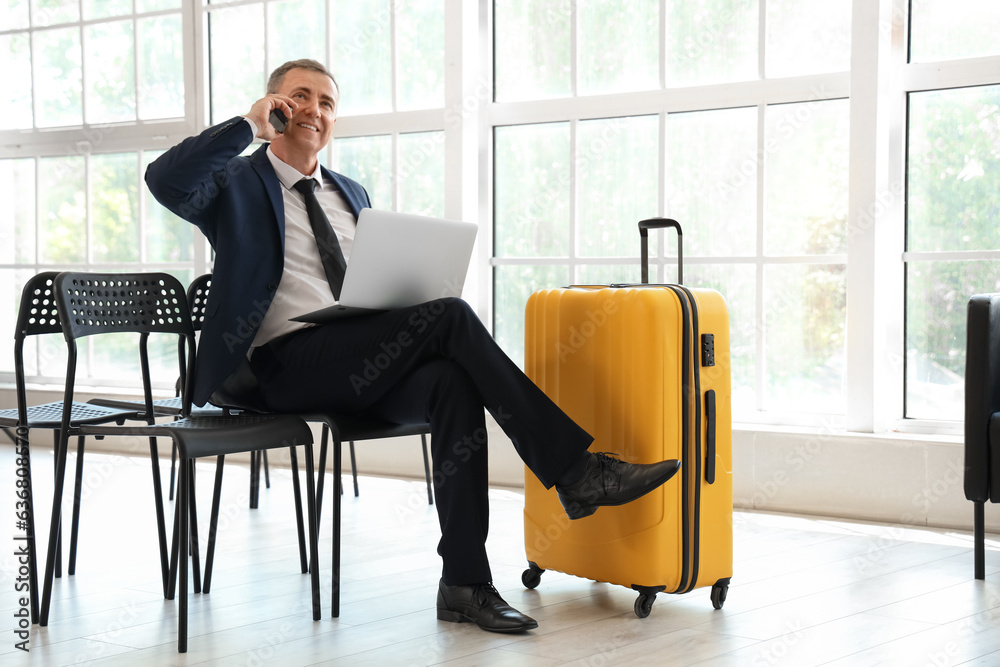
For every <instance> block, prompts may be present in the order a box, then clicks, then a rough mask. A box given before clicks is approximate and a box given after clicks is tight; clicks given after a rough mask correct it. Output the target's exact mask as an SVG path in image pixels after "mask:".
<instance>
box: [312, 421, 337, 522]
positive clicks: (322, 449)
mask: <svg viewBox="0 0 1000 667" xmlns="http://www.w3.org/2000/svg"><path fill="white" fill-rule="evenodd" d="M329 433H330V427H329V426H327V425H326V424H323V432H322V435H321V436H320V445H319V470H318V472H319V475H318V477H319V479H317V480H316V526H317V527H318V526H319V525H320V521H319V519H320V517H321V516H322V515H323V480H324V479H326V440H327V436H328V435H329ZM334 474H337V473H336V472H334Z"/></svg>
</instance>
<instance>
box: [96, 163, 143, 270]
mask: <svg viewBox="0 0 1000 667" xmlns="http://www.w3.org/2000/svg"><path fill="white" fill-rule="evenodd" d="M90 215H91V229H92V233H93V241H92V242H91V252H92V256H93V261H94V262H98V263H101V262H137V261H139V161H138V157H137V156H136V154H135V153H116V154H112V155H94V156H93V157H91V158H90Z"/></svg>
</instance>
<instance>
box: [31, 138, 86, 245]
mask: <svg viewBox="0 0 1000 667" xmlns="http://www.w3.org/2000/svg"><path fill="white" fill-rule="evenodd" d="M86 191H87V190H86V166H85V162H84V158H82V157H54V158H41V159H40V160H39V161H38V201H39V210H38V243H39V259H40V260H41V261H42V262H43V263H45V264H69V263H76V262H84V261H86V259H87V253H86V247H87V194H86Z"/></svg>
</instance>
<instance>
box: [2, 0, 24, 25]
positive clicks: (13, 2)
mask: <svg viewBox="0 0 1000 667" xmlns="http://www.w3.org/2000/svg"><path fill="white" fill-rule="evenodd" d="M3 1H4V2H6V5H7V6H6V11H4V12H2V13H0V30H22V29H24V28H27V27H28V26H29V25H30V24H29V22H28V0H3Z"/></svg>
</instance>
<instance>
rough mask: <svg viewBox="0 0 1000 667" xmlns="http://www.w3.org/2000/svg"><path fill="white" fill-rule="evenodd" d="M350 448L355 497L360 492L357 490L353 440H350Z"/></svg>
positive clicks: (356, 466)
mask: <svg viewBox="0 0 1000 667" xmlns="http://www.w3.org/2000/svg"><path fill="white" fill-rule="evenodd" d="M350 449H351V478H352V479H353V480H354V497H355V498H357V497H358V496H360V495H361V492H360V491H358V462H357V460H356V459H355V458H354V441H353V440H351V444H350Z"/></svg>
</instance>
